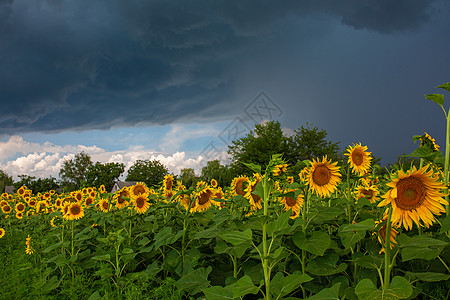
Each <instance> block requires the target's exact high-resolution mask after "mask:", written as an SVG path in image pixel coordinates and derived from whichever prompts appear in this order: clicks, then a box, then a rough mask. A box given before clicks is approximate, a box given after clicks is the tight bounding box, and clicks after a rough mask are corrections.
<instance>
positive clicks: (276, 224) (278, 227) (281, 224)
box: [267, 193, 293, 236]
mask: <svg viewBox="0 0 450 300" xmlns="http://www.w3.org/2000/svg"><path fill="white" fill-rule="evenodd" d="M292 194H293V193H292ZM291 214H292V213H291V211H290V210H289V211H287V212H285V213H283V214H282V215H281V216H280V217H279V218H277V219H276V220H275V221H272V222H270V223H267V234H268V235H269V236H273V235H274V234H276V233H278V232H280V231H285V230H286V229H290V228H289V220H290V217H291Z"/></svg>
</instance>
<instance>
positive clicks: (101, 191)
mask: <svg viewBox="0 0 450 300" xmlns="http://www.w3.org/2000/svg"><path fill="white" fill-rule="evenodd" d="M98 190H99V193H100V194H105V193H106V188H105V186H104V185H103V184H102V185H101V186H100V188H99V189H98Z"/></svg>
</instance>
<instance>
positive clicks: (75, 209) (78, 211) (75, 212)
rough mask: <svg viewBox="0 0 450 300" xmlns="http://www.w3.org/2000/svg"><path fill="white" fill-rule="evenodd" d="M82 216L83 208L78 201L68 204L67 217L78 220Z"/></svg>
mask: <svg viewBox="0 0 450 300" xmlns="http://www.w3.org/2000/svg"><path fill="white" fill-rule="evenodd" d="M83 216H84V210H83V207H82V206H81V204H80V203H78V202H74V203H71V204H70V205H69V206H68V209H67V219H68V220H78V219H80V218H82V217H83Z"/></svg>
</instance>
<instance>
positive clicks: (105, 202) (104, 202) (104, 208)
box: [98, 199, 109, 213]
mask: <svg viewBox="0 0 450 300" xmlns="http://www.w3.org/2000/svg"><path fill="white" fill-rule="evenodd" d="M98 209H100V210H101V211H102V212H104V213H106V212H108V211H109V202H108V200H106V199H102V200H100V202H99V203H98Z"/></svg>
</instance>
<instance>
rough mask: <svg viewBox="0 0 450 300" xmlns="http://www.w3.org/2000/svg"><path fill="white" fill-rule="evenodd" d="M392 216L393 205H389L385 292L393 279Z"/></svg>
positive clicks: (385, 246) (385, 257) (385, 243)
mask: <svg viewBox="0 0 450 300" xmlns="http://www.w3.org/2000/svg"><path fill="white" fill-rule="evenodd" d="M391 217H392V207H389V212H388V219H387V221H386V236H385V242H384V285H383V292H384V291H386V290H387V289H388V288H389V283H390V281H391V278H390V277H391V267H392V265H391V257H390V255H391Z"/></svg>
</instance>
